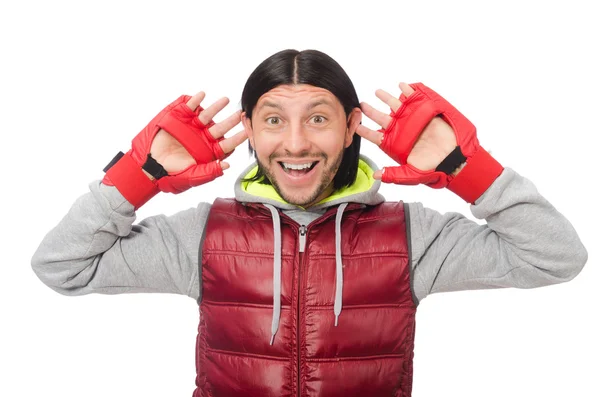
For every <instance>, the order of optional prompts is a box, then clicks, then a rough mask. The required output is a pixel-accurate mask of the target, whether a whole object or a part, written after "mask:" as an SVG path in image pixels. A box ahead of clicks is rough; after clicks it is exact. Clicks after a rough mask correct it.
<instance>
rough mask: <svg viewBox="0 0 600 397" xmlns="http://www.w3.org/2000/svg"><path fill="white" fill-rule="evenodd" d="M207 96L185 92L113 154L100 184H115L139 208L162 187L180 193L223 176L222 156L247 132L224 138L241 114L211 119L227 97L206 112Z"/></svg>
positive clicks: (224, 166)
mask: <svg viewBox="0 0 600 397" xmlns="http://www.w3.org/2000/svg"><path fill="white" fill-rule="evenodd" d="M203 99H204V93H203V92H200V93H198V94H196V95H195V96H193V97H190V96H186V95H182V96H181V97H179V98H178V99H177V100H175V101H174V102H172V103H171V104H170V105H168V106H167V107H166V108H164V109H163V110H162V111H161V112H160V113H159V114H158V115H156V116H155V117H154V118H153V119H152V120H151V121H150V123H148V125H147V126H146V127H145V128H144V129H143V130H142V131H141V132H140V133H138V134H137V135H136V136H135V138H133V140H132V142H131V149H130V150H129V151H128V152H127V153H126V154H124V155H123V154H122V153H121V156H120V157H115V160H113V162H111V165H109V166H108V167H107V172H106V175H105V176H104V179H103V180H102V182H103V183H104V184H106V185H111V186H113V185H114V186H115V187H116V188H117V189H118V190H119V192H121V194H123V196H124V197H125V198H126V199H127V201H129V202H130V203H131V204H133V205H134V208H135V209H137V208H139V207H141V206H142V205H143V204H144V203H146V202H147V201H148V200H150V199H151V198H152V197H153V196H154V195H156V194H157V193H158V192H159V191H163V192H169V193H182V192H184V191H186V190H187V189H189V188H191V187H194V186H198V185H202V184H204V183H207V182H210V181H212V180H213V179H215V178H217V177H219V176H221V175H223V170H224V169H227V168H228V167H229V164H227V163H224V162H222V161H221V160H223V159H225V158H226V157H227V156H229V155H230V154H231V152H232V151H233V150H234V149H235V147H237V146H238V145H240V144H241V143H242V142H243V141H244V140H245V139H246V133H245V131H244V130H242V131H240V132H239V133H237V134H235V135H234V136H232V137H231V138H227V139H225V138H224V135H225V133H226V132H227V131H229V130H230V129H231V128H232V127H234V126H235V125H237V124H238V123H239V122H240V121H241V118H240V115H241V113H240V112H235V113H234V114H233V115H231V116H230V117H228V118H227V119H225V120H224V121H223V122H221V123H219V124H215V123H214V122H213V121H212V118H213V117H214V116H215V115H216V114H217V113H218V112H219V111H221V110H222V109H223V108H224V107H225V106H226V105H227V103H228V102H229V100H228V99H227V98H221V99H220V100H218V101H217V102H215V103H214V104H212V105H211V106H209V108H207V109H206V110H204V109H203V108H202V107H201V106H200V102H202V100H203ZM113 163H114V164H113ZM156 163H158V165H157V164H156ZM161 166H162V168H163V170H161V168H160V167H161ZM148 170H152V171H151V172H152V173H153V174H155V175H157V176H158V178H157V179H156V180H155V179H154V178H153V177H151V176H150V175H149V172H148ZM161 171H162V172H161ZM149 177H150V178H149Z"/></svg>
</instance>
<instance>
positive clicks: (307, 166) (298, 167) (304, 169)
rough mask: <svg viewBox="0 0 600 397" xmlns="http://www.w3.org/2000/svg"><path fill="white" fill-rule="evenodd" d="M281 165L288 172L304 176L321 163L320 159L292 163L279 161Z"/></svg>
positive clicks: (292, 174)
mask: <svg viewBox="0 0 600 397" xmlns="http://www.w3.org/2000/svg"><path fill="white" fill-rule="evenodd" d="M278 163H279V165H280V166H281V168H282V169H283V171H285V173H286V174H288V175H291V176H302V175H306V174H308V173H309V172H310V171H312V169H313V168H315V166H316V165H317V164H318V163H319V162H318V161H313V162H307V163H304V164H291V163H285V162H283V161H278Z"/></svg>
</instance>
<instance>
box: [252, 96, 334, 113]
mask: <svg viewBox="0 0 600 397" xmlns="http://www.w3.org/2000/svg"><path fill="white" fill-rule="evenodd" d="M319 105H326V106H329V107H333V105H332V104H331V102H330V101H328V100H327V99H319V100H317V101H315V102H313V103H310V104H308V105H307V106H306V110H310V109H312V108H316V107H317V106H319ZM265 107H269V108H275V109H279V110H281V111H283V107H282V106H281V105H280V104H278V103H275V102H270V101H264V102H263V103H262V105H260V107H259V108H258V110H257V112H259V111H261V110H262V109H263V108H265Z"/></svg>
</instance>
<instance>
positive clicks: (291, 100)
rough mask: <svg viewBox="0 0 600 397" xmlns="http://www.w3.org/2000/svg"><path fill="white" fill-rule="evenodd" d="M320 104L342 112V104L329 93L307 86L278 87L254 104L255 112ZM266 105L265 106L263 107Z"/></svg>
mask: <svg viewBox="0 0 600 397" xmlns="http://www.w3.org/2000/svg"><path fill="white" fill-rule="evenodd" d="M316 102H319V103H322V104H324V105H326V106H330V107H332V108H333V109H334V110H338V109H341V110H343V107H342V104H341V103H340V101H339V100H338V99H337V98H336V96H335V95H333V94H332V93H331V91H329V90H326V89H324V88H321V87H315V86H313V85H309V84H293V85H292V84H289V85H280V86H277V87H275V88H273V89H271V90H270V91H267V92H266V93H264V94H263V95H262V96H261V97H260V98H259V99H258V102H257V103H256V110H257V111H260V110H261V108H265V107H273V105H276V106H277V107H280V108H283V109H285V108H291V107H296V106H305V105H310V104H313V103H316ZM265 105H266V106H265Z"/></svg>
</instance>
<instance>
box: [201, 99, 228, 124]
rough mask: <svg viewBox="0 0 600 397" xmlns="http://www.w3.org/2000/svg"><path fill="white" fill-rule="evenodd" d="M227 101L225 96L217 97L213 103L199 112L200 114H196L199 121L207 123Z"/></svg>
mask: <svg viewBox="0 0 600 397" xmlns="http://www.w3.org/2000/svg"><path fill="white" fill-rule="evenodd" d="M228 103H229V99H228V98H226V97H223V98H221V99H218V100H217V101H216V102H215V103H213V104H212V105H210V106H209V107H207V108H206V109H204V110H203V111H202V112H200V115H199V116H198V118H199V119H200V122H201V123H202V124H204V125H207V124H208V123H209V122H210V121H211V120H212V119H213V117H215V115H216V114H217V113H219V112H220V111H221V110H223V108H224V107H225V106H227V104H228Z"/></svg>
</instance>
